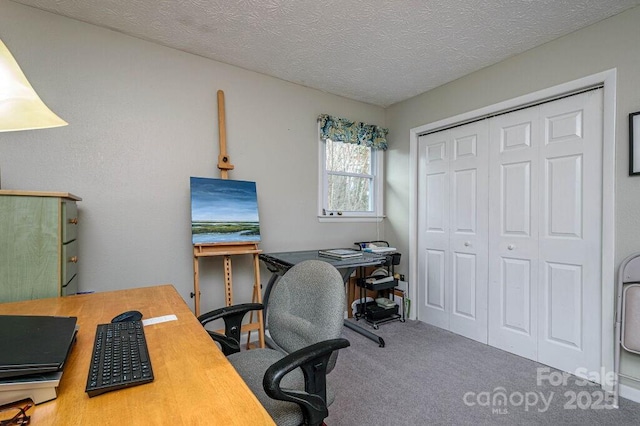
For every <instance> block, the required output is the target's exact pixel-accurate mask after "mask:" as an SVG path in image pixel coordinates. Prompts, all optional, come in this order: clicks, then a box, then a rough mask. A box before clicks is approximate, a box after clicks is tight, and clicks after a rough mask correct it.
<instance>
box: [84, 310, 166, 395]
mask: <svg viewBox="0 0 640 426" xmlns="http://www.w3.org/2000/svg"><path fill="white" fill-rule="evenodd" d="M151 381H153V370H152V369H151V360H150V359H149V351H148V350H147V340H146V339H145V336H144V327H143V325H142V321H126V322H117V323H113V324H99V325H98V327H97V329H96V338H95V341H94V343H93V355H92V357H91V365H90V366H89V376H88V377H87V388H86V390H85V392H87V394H89V397H93V396H96V395H100V394H102V393H105V392H110V391H113V390H117V389H122V388H126V387H130V386H136V385H141V384H143V383H149V382H151Z"/></svg>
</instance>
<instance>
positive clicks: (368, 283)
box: [354, 241, 405, 330]
mask: <svg viewBox="0 0 640 426" xmlns="http://www.w3.org/2000/svg"><path fill="white" fill-rule="evenodd" d="M354 244H355V245H357V246H358V248H359V249H360V250H363V251H372V252H374V253H377V254H383V255H384V256H385V257H386V261H385V262H384V263H383V264H382V265H381V267H379V268H378V269H376V270H375V271H373V272H372V273H371V274H368V275H367V274H366V273H365V268H364V267H361V268H360V270H359V274H358V278H357V280H356V285H357V286H358V288H359V294H360V298H359V300H360V301H361V303H359V304H358V305H357V308H356V313H355V319H356V321H358V320H360V319H361V318H363V319H364V320H365V321H366V322H367V323H369V324H371V326H372V327H373V329H374V330H377V329H378V328H379V326H380V324H384V323H387V322H391V321H400V322H405V309H404V306H402V307H400V306H399V305H398V303H397V302H396V300H395V291H394V290H395V288H396V287H398V280H397V279H396V277H395V267H396V265H399V264H400V256H401V255H400V253H398V252H396V251H395V249H392V248H391V247H390V246H389V243H388V242H387V241H360V242H356V243H354ZM372 247H375V248H372ZM367 290H370V291H373V292H375V294H376V297H375V300H374V301H369V302H366V300H367V299H366V297H367ZM387 296H390V298H388V297H387ZM362 301H364V303H362Z"/></svg>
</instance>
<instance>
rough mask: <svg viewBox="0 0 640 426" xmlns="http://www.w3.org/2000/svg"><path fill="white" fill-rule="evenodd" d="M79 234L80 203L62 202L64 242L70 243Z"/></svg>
mask: <svg viewBox="0 0 640 426" xmlns="http://www.w3.org/2000/svg"><path fill="white" fill-rule="evenodd" d="M77 235H78V205H77V204H76V202H75V201H69V200H66V201H63V202H62V242H63V243H68V242H69V241H73V240H75V239H76V237H77Z"/></svg>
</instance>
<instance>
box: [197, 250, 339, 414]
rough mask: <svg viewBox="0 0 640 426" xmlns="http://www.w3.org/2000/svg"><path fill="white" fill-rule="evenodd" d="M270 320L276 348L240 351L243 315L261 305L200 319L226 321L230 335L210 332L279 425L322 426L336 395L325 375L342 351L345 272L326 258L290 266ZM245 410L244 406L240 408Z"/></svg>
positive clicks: (279, 286) (273, 294) (275, 290)
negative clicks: (340, 271) (342, 272)
mask: <svg viewBox="0 0 640 426" xmlns="http://www.w3.org/2000/svg"><path fill="white" fill-rule="evenodd" d="M267 303H268V309H267V323H268V324H269V333H270V335H271V339H272V340H273V341H274V343H275V344H276V345H277V346H278V347H279V349H278V350H276V349H252V350H248V351H242V352H240V344H239V341H240V327H241V323H242V318H243V317H244V315H245V314H246V313H247V312H249V311H251V310H259V309H262V307H263V306H262V305H261V304H257V303H246V304H243V305H235V306H229V307H225V308H221V309H217V310H215V311H212V312H209V313H206V314H203V315H201V316H200V317H198V320H199V321H200V322H201V323H202V325H205V324H206V323H208V322H210V321H213V320H214V319H219V318H222V319H224V321H225V335H221V334H219V333H216V332H213V331H209V330H207V331H208V333H209V335H211V337H212V338H213V339H214V340H215V341H216V342H218V343H220V345H221V347H222V350H223V352H224V353H225V355H227V357H228V360H229V361H230V362H231V364H232V365H233V366H234V367H235V369H236V371H238V373H239V374H240V376H241V377H242V378H243V379H244V381H245V382H246V383H247V385H248V386H249V388H250V389H251V390H252V391H253V393H254V394H255V395H256V396H257V397H258V399H259V400H260V402H261V403H262V405H264V407H265V408H266V410H267V412H268V413H269V414H270V415H271V417H272V418H273V419H274V421H275V422H276V423H277V424H278V425H292V426H294V425H295V426H297V425H314V426H315V425H321V424H323V421H324V419H325V418H326V417H327V415H328V408H327V407H328V406H329V405H330V404H331V403H332V402H333V399H334V395H333V392H331V390H330V389H327V386H326V374H327V373H328V372H330V371H331V370H332V369H333V366H334V365H335V361H336V357H337V350H338V349H341V348H345V347H347V346H349V341H348V340H346V339H343V338H339V337H340V334H341V332H342V324H343V320H344V311H345V290H344V283H343V281H342V277H341V276H340V273H339V272H338V271H337V270H336V269H335V268H334V267H333V266H331V265H329V264H328V263H326V262H322V261H318V260H308V261H305V262H301V263H299V264H297V265H295V266H293V267H292V268H291V269H289V270H288V271H287V272H286V273H285V274H284V275H283V276H282V278H281V279H280V280H279V281H278V282H277V284H276V285H275V286H274V287H273V289H272V291H271V295H270V297H269V300H268V302H267ZM239 409H240V408H239Z"/></svg>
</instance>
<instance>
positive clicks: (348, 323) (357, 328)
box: [344, 320, 384, 348]
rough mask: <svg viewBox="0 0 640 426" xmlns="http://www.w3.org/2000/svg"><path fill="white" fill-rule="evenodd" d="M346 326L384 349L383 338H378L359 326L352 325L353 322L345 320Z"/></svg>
mask: <svg viewBox="0 0 640 426" xmlns="http://www.w3.org/2000/svg"><path fill="white" fill-rule="evenodd" d="M344 326H345V327H347V328H350V329H351V330H353V331H355V332H356V333H358V334H362V335H363V336H364V337H366V338H368V339H371V340H373V341H374V342H378V346H380V347H381V348H384V340H383V339H382V337H380V336H378V335H377V334H375V333H372V332H370V331H369V330H367V329H365V328H362V327H360V326H359V325H357V324H354V323H352V322H351V321H347V320H344Z"/></svg>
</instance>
